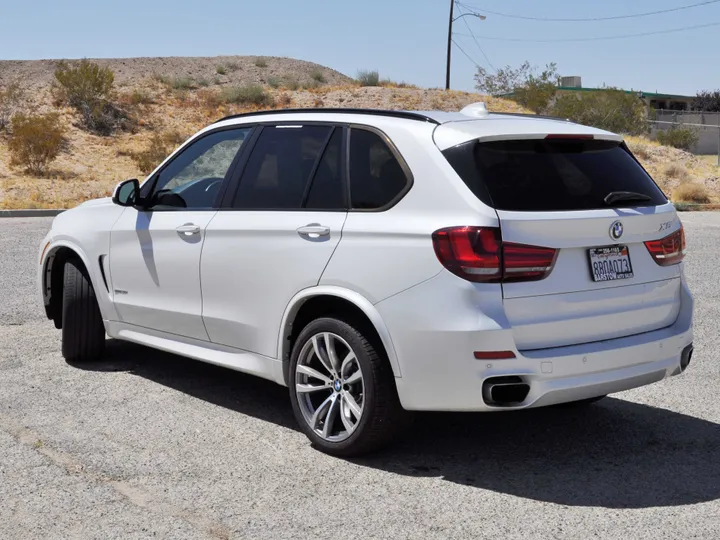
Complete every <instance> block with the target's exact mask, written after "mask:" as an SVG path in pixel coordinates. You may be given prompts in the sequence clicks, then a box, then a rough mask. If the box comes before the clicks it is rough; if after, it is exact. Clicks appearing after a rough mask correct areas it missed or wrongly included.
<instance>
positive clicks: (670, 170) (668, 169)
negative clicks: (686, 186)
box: [662, 163, 690, 180]
mask: <svg viewBox="0 0 720 540" xmlns="http://www.w3.org/2000/svg"><path fill="white" fill-rule="evenodd" d="M662 174H663V175H664V176H666V177H668V178H677V179H678V180H687V179H688V178H689V177H690V173H689V172H688V170H687V169H686V168H685V167H684V166H683V165H680V164H679V163H668V164H667V165H665V166H664V167H663V169H662Z"/></svg>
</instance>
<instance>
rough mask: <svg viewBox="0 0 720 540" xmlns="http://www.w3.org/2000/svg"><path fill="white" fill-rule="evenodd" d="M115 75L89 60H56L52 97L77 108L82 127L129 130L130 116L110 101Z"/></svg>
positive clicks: (100, 131) (103, 132)
mask: <svg viewBox="0 0 720 540" xmlns="http://www.w3.org/2000/svg"><path fill="white" fill-rule="evenodd" d="M114 80H115V74H114V73H113V72H112V70H111V69H109V68H106V67H101V66H99V65H98V64H96V63H94V62H90V61H89V60H85V59H83V60H81V61H80V62H78V63H77V64H74V65H71V64H69V63H68V62H65V61H60V62H58V64H57V68H56V69H55V82H54V84H53V93H54V94H55V97H56V98H57V99H58V100H59V101H61V102H65V103H67V104H68V105H70V106H71V107H73V108H75V110H77V111H78V112H79V113H80V115H81V118H82V124H83V125H84V126H85V128H86V129H88V130H89V131H91V132H93V133H97V134H99V135H110V134H111V133H113V132H114V131H115V130H116V129H132V127H133V126H134V121H133V119H132V118H131V117H130V115H129V114H128V113H127V112H126V111H124V110H122V109H121V108H119V107H118V106H117V105H115V104H114V103H113V102H112V99H113V82H114Z"/></svg>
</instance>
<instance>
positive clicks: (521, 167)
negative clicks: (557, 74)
mask: <svg viewBox="0 0 720 540" xmlns="http://www.w3.org/2000/svg"><path fill="white" fill-rule="evenodd" d="M443 154H444V155H445V157H446V158H447V160H448V161H449V162H450V164H451V165H452V166H453V168H454V169H455V171H456V172H457V173H458V174H459V175H460V177H461V178H462V179H463V181H464V182H465V183H466V184H467V186H468V187H469V188H470V189H471V190H472V192H473V193H474V194H475V195H476V196H477V197H478V198H479V199H480V200H482V201H483V202H484V203H486V204H488V205H490V206H493V207H494V208H496V209H498V210H516V211H553V210H555V211H561V210H591V209H598V208H608V205H607V204H606V203H605V197H606V196H607V195H608V194H609V193H611V192H613V191H631V192H635V193H641V194H643V195H647V196H648V197H650V200H649V201H643V202H637V201H632V202H630V201H626V202H618V203H615V204H614V205H613V206H622V205H624V206H658V205H662V204H665V203H666V202H667V199H666V198H665V196H664V195H663V193H662V191H660V188H658V187H657V185H656V184H655V182H653V180H652V178H650V176H649V175H648V174H647V173H646V172H645V170H644V169H643V168H642V167H641V166H640V165H639V164H638V163H637V161H635V159H634V158H633V156H632V155H631V154H630V153H629V151H628V150H627V149H626V148H625V147H624V146H623V145H621V144H620V143H618V142H615V141H599V140H563V139H557V140H516V141H492V142H477V141H470V142H467V143H464V144H461V145H458V146H455V147H453V148H448V149H447V150H445V151H444V152H443Z"/></svg>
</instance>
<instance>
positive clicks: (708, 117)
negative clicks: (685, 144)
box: [648, 111, 720, 165]
mask: <svg viewBox="0 0 720 540" xmlns="http://www.w3.org/2000/svg"><path fill="white" fill-rule="evenodd" d="M648 122H650V125H651V128H650V135H651V136H652V137H654V136H655V135H657V132H658V131H661V130H667V129H672V128H679V127H686V128H691V129H693V130H694V131H695V132H696V133H697V135H698V141H697V143H695V145H693V147H692V148H691V149H690V151H691V152H692V153H693V154H706V155H707V154H710V155H717V156H718V165H720V113H703V112H686V111H654V119H652V120H648Z"/></svg>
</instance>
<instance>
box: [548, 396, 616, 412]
mask: <svg viewBox="0 0 720 540" xmlns="http://www.w3.org/2000/svg"><path fill="white" fill-rule="evenodd" d="M606 397H607V396H597V397H591V398H587V399H581V400H579V401H570V402H568V403H558V404H557V405H555V407H558V408H561V409H574V408H576V407H587V406H588V405H592V404H593V403H596V402H598V401H600V400H601V399H605V398H606Z"/></svg>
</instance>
